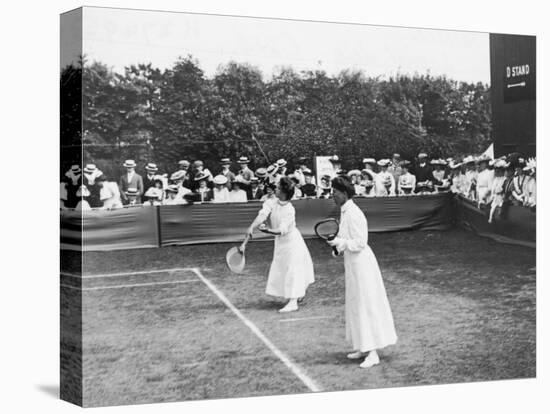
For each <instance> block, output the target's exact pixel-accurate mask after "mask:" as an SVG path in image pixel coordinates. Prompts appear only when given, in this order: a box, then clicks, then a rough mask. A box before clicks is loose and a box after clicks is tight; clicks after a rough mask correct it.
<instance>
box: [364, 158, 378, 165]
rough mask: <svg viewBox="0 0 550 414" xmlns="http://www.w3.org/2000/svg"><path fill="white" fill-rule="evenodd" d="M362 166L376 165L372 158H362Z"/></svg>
mask: <svg viewBox="0 0 550 414" xmlns="http://www.w3.org/2000/svg"><path fill="white" fill-rule="evenodd" d="M363 164H376V160H375V159H374V158H363Z"/></svg>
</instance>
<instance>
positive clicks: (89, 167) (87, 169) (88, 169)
mask: <svg viewBox="0 0 550 414" xmlns="http://www.w3.org/2000/svg"><path fill="white" fill-rule="evenodd" d="M95 170H97V167H96V166H95V164H86V167H84V172H85V173H86V174H91V173H93V172H94V171H95Z"/></svg>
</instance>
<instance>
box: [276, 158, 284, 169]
mask: <svg viewBox="0 0 550 414" xmlns="http://www.w3.org/2000/svg"><path fill="white" fill-rule="evenodd" d="M285 165H286V160H285V159H283V158H281V159H280V160H277V167H284V166H285Z"/></svg>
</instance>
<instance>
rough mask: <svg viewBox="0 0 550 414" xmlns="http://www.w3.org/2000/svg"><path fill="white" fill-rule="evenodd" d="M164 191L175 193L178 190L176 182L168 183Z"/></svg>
mask: <svg viewBox="0 0 550 414" xmlns="http://www.w3.org/2000/svg"><path fill="white" fill-rule="evenodd" d="M165 191H166V192H167V193H177V192H178V191H179V187H178V186H177V185H176V184H170V185H169V186H168V187H166V190H165Z"/></svg>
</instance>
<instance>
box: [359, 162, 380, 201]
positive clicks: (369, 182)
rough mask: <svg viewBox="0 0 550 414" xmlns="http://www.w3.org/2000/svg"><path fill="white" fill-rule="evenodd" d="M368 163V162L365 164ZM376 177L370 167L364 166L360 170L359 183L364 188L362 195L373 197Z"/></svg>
mask: <svg viewBox="0 0 550 414" xmlns="http://www.w3.org/2000/svg"><path fill="white" fill-rule="evenodd" d="M365 165H369V164H365ZM375 178H376V173H375V172H374V171H373V170H372V167H370V168H365V169H363V170H362V171H361V181H360V185H361V187H363V188H364V189H365V191H364V192H363V196H365V197H374V196H375V192H374V179H375Z"/></svg>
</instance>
